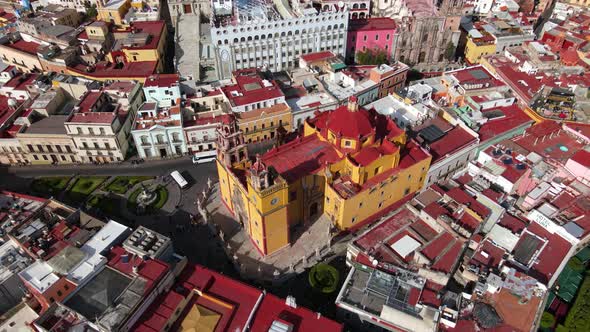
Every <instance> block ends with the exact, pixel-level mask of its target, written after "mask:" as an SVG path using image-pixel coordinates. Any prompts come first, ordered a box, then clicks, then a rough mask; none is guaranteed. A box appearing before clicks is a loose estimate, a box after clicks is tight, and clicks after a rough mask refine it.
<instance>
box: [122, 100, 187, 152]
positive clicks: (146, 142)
mask: <svg viewBox="0 0 590 332" xmlns="http://www.w3.org/2000/svg"><path fill="white" fill-rule="evenodd" d="M131 134H132V135H133V141H134V142H135V147H136V148H137V154H138V155H139V157H140V158H164V157H170V156H182V155H183V154H186V153H187V152H188V150H187V147H186V141H185V138H184V133H183V131H182V113H181V108H180V105H176V106H172V107H167V108H159V107H158V105H157V104H156V103H154V102H146V103H144V104H143V105H142V106H141V108H140V109H139V111H138V114H137V118H136V119H135V124H134V126H133V129H132V131H131Z"/></svg>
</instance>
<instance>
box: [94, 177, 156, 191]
mask: <svg viewBox="0 0 590 332" xmlns="http://www.w3.org/2000/svg"><path fill="white" fill-rule="evenodd" d="M151 179H153V177H152V176H117V177H116V178H115V179H114V180H113V181H112V182H111V183H109V185H108V186H107V187H106V188H105V189H106V191H110V192H113V193H116V194H121V195H123V194H125V193H126V192H127V191H129V190H130V189H131V188H133V186H135V185H136V184H138V183H140V182H143V181H147V180H151Z"/></svg>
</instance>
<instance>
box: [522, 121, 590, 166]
mask: <svg viewBox="0 0 590 332" xmlns="http://www.w3.org/2000/svg"><path fill="white" fill-rule="evenodd" d="M560 129H561V126H560V125H559V124H557V123H555V122H554V121H543V122H542V123H540V124H538V125H535V126H533V127H531V128H530V129H529V130H527V133H526V135H525V136H524V137H523V136H518V137H516V138H514V140H513V141H514V142H515V143H516V144H518V145H519V146H521V147H522V148H524V149H525V150H527V151H530V152H535V153H537V154H539V155H540V156H542V157H544V158H547V159H551V160H553V161H560V162H562V163H564V164H565V162H567V160H568V159H569V158H571V157H572V156H573V155H574V154H575V153H576V152H577V151H579V150H581V149H583V148H584V144H583V143H580V142H578V141H577V139H576V137H574V136H573V135H571V134H569V133H567V132H566V131H564V130H561V132H559V130H560ZM558 132H559V134H558ZM551 134H553V135H551Z"/></svg>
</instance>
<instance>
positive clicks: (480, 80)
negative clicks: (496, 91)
mask: <svg viewBox="0 0 590 332" xmlns="http://www.w3.org/2000/svg"><path fill="white" fill-rule="evenodd" d="M476 73H477V74H476ZM481 73H483V74H481ZM447 74H448V75H451V76H454V77H455V78H456V79H457V80H458V81H459V84H461V85H462V86H463V87H465V85H466V84H467V85H470V84H473V85H479V84H481V85H483V86H482V87H478V89H484V88H486V89H487V88H493V87H500V86H504V85H505V84H504V82H502V81H501V80H499V79H496V78H495V77H494V76H493V75H492V74H491V73H490V72H489V71H488V70H487V69H486V68H485V67H484V66H481V65H479V66H474V67H469V68H465V69H460V70H456V71H452V72H449V73H447ZM485 84H488V85H487V86H485ZM467 90H471V89H467Z"/></svg>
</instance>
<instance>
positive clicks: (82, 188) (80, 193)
mask: <svg viewBox="0 0 590 332" xmlns="http://www.w3.org/2000/svg"><path fill="white" fill-rule="evenodd" d="M106 179H107V177H106V176H88V177H80V178H78V180H76V182H75V183H74V185H73V186H72V187H71V188H70V190H69V191H68V192H67V194H66V197H67V199H68V200H70V201H71V202H76V203H82V202H84V201H85V200H86V198H88V196H89V195H90V194H91V193H92V192H93V191H95V190H96V188H98V186H100V185H101V184H102V183H103V182H104V181H105V180H106Z"/></svg>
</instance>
